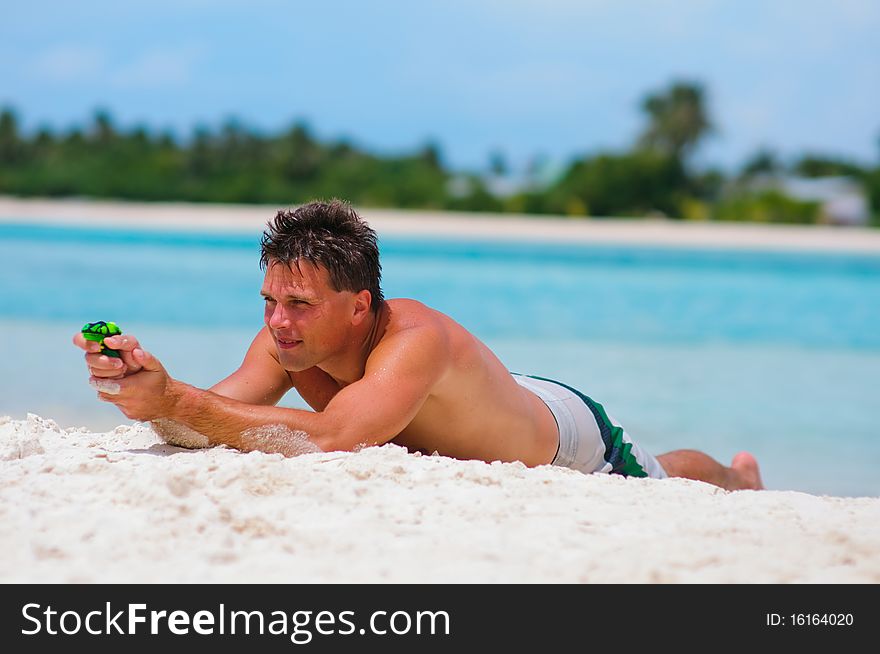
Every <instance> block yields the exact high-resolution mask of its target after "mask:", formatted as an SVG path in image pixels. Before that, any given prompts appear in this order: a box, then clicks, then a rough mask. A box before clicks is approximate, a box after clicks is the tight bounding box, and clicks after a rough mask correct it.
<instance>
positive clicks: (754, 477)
mask: <svg viewBox="0 0 880 654" xmlns="http://www.w3.org/2000/svg"><path fill="white" fill-rule="evenodd" d="M657 460H658V461H659V462H660V465H662V466H663V469H664V470H666V473H667V474H668V475H669V476H670V477H685V478H686V479H696V480H697V481H705V482H708V483H710V484H715V485H716V486H720V487H721V488H726V489H727V490H742V489H752V490H760V489H762V488H764V485H763V484H762V483H761V473H760V471H759V470H758V462H757V461H756V460H755V457H753V456H752V455H751V454H749V453H748V452H740V453H739V454H737V455H736V456H735V457H733V461H732V462H731V464H730V467H729V468H728V467H726V466H723V465H721V464H720V463H718V462H717V461H716V460H715V459H713V458H712V457H710V456H708V455H706V454H703V453H702V452H698V451H697V450H675V451H673V452H667V453H666V454H661V455H659V456H658V457H657Z"/></svg>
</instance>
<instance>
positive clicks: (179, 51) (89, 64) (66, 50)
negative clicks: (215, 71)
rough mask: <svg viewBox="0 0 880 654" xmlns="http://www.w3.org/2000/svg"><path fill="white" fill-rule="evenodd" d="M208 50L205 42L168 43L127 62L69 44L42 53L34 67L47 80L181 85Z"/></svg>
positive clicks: (146, 86)
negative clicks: (112, 59)
mask: <svg viewBox="0 0 880 654" xmlns="http://www.w3.org/2000/svg"><path fill="white" fill-rule="evenodd" d="M206 52H207V48H206V47H204V46H203V45H201V44H188V45H183V46H167V47H159V48H152V49H149V50H147V51H145V52H141V53H138V54H135V56H134V57H133V58H131V59H128V60H127V61H126V60H122V61H117V62H111V60H110V58H109V57H108V56H107V54H106V53H105V52H104V51H103V50H102V49H100V48H96V47H94V46H89V45H79V44H65V45H58V46H53V47H51V48H49V49H48V50H46V51H44V52H43V53H41V54H40V55H38V56H37V58H36V59H35V60H34V61H33V63H32V65H31V67H30V70H31V72H32V73H33V74H34V75H35V76H36V77H37V78H38V79H40V80H42V81H46V82H56V83H58V82H61V83H71V84H82V83H88V82H97V83H101V84H109V85H110V86H113V87H115V88H120V89H157V88H168V87H180V86H185V85H186V84H188V83H190V82H191V81H192V79H193V77H194V75H195V70H196V68H197V67H198V65H199V64H200V63H201V62H202V61H203V60H204V58H205V55H206Z"/></svg>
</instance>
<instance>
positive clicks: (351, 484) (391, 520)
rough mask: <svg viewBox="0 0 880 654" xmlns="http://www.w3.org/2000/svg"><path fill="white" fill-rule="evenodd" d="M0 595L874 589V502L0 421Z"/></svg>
mask: <svg viewBox="0 0 880 654" xmlns="http://www.w3.org/2000/svg"><path fill="white" fill-rule="evenodd" d="M0 548H2V551H3V553H4V556H3V557H2V558H0V581H2V582H221V581H222V582H336V581H340V582H341V581H353V582H367V581H378V582H384V581H397V582H771V583H773V582H867V583H878V582H880V557H878V556H877V552H878V551H880V498H857V499H854V498H846V499H843V498H833V497H815V496H812V495H807V494H803V493H797V492H779V491H764V492H755V491H739V492H735V493H728V492H725V491H722V490H720V489H717V488H715V487H713V486H710V485H708V484H703V483H699V482H692V481H687V480H681V479H670V480H664V481H654V480H638V479H622V478H618V477H606V476H586V475H582V474H580V473H577V472H573V471H570V470H565V469H561V468H553V467H550V466H543V467H540V468H536V469H528V468H526V467H525V466H523V465H521V464H501V463H494V464H491V465H490V464H486V463H482V462H475V461H456V460H453V459H448V458H445V457H439V456H430V457H424V456H423V457H420V456H415V455H410V454H408V453H407V452H406V451H405V450H404V449H403V448H400V447H397V446H393V445H392V446H385V447H381V448H367V449H365V450H363V451H361V452H358V453H355V454H349V453H318V454H306V455H303V456H300V457H296V458H289V459H285V458H283V457H282V456H281V455H269V454H262V453H250V454H242V453H239V452H236V451H234V450H229V449H225V448H215V449H208V450H196V451H193V450H183V449H179V448H175V447H171V446H169V445H166V444H164V443H162V442H161V441H160V440H159V439H158V438H157V437H156V436H155V435H154V434H153V432H152V431H150V430H149V429H148V428H147V427H144V426H140V425H138V426H123V427H119V428H117V429H116V430H114V431H112V432H109V433H102V434H96V433H89V432H87V431H86V430H84V429H79V430H76V429H69V430H62V429H60V428H59V427H58V426H57V425H55V424H54V423H53V422H52V421H51V420H45V419H42V418H39V417H37V416H29V418H28V419H27V420H26V421H17V420H11V419H9V418H0Z"/></svg>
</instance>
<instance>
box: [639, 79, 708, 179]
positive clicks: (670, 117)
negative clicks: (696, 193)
mask: <svg viewBox="0 0 880 654" xmlns="http://www.w3.org/2000/svg"><path fill="white" fill-rule="evenodd" d="M642 109H643V110H644V111H645V112H646V113H647V114H648V117H649V118H650V123H649V124H648V127H647V129H645V131H644V132H643V133H642V135H641V137H639V145H640V146H641V147H643V148H646V149H649V150H654V151H658V152H660V153H661V154H664V155H667V156H672V157H674V158H675V159H677V160H679V161H681V162H683V161H684V160H685V159H686V158H687V157H688V156H689V155H690V153H691V152H692V151H693V150H694V149H695V148H696V146H697V144H698V143H699V141H700V139H702V138H703V137H704V136H705V135H706V134H707V133H709V132H710V131H712V130H713V127H712V125H711V123H710V121H709V117H708V115H707V114H706V107H705V99H704V92H703V87H702V86H701V85H700V84H698V83H690V82H675V83H673V84H672V86H671V87H670V88H669V89H668V90H666V91H661V92H660V93H653V94H650V95H648V96H647V97H646V98H645V99H644V100H643V101H642Z"/></svg>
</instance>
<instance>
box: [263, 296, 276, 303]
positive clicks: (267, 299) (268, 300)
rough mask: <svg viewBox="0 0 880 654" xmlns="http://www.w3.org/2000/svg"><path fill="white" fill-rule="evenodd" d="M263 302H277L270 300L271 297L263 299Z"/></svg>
mask: <svg viewBox="0 0 880 654" xmlns="http://www.w3.org/2000/svg"><path fill="white" fill-rule="evenodd" d="M263 300H264V301H266V302H274V301H275V300H273V299H272V298H270V297H263Z"/></svg>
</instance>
